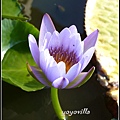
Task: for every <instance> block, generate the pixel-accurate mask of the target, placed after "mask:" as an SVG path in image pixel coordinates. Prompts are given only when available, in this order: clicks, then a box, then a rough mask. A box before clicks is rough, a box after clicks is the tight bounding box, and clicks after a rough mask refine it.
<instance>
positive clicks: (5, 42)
mask: <svg viewBox="0 0 120 120" xmlns="http://www.w3.org/2000/svg"><path fill="white" fill-rule="evenodd" d="M30 33H31V34H33V35H34V36H35V37H36V38H37V37H38V35H39V31H38V29H37V28H35V27H34V26H33V25H32V24H30V23H28V22H24V21H20V20H10V19H4V20H2V56H1V58H3V57H4V54H5V53H6V52H7V50H8V49H10V48H11V47H12V46H14V45H15V44H18V43H20V42H22V41H26V40H28V34H30Z"/></svg>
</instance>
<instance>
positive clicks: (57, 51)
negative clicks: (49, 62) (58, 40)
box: [49, 46, 79, 73]
mask: <svg viewBox="0 0 120 120" xmlns="http://www.w3.org/2000/svg"><path fill="white" fill-rule="evenodd" d="M49 52H50V55H51V56H53V58H54V59H55V61H56V62H57V63H59V62H60V61H63V62H64V63H65V65H66V73H67V72H68V70H69V69H70V68H71V67H72V66H73V65H74V64H76V63H78V61H79V59H78V58H77V55H76V53H74V51H72V52H69V50H68V49H67V50H64V49H63V46H62V47H60V48H54V49H53V48H52V47H51V48H50V49H49Z"/></svg>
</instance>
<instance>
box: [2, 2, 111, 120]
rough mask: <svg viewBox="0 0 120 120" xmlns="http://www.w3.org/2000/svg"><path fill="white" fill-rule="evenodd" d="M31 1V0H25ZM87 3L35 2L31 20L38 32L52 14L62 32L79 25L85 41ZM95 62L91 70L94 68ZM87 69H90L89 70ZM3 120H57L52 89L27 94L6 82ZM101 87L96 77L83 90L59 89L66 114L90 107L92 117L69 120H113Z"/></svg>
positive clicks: (74, 117)
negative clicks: (43, 19)
mask: <svg viewBox="0 0 120 120" xmlns="http://www.w3.org/2000/svg"><path fill="white" fill-rule="evenodd" d="M25 2H27V0H26V1H25ZM85 4H86V0H33V2H32V8H31V21H30V23H32V24H34V25H35V26H36V27H37V28H38V29H39V27H40V23H41V19H42V16H43V14H44V13H46V12H47V13H48V14H50V16H51V17H52V19H53V21H54V23H55V26H56V28H57V30H58V31H60V30H61V29H63V28H64V27H69V26H70V25H72V24H75V25H76V26H77V28H78V31H79V32H80V34H81V36H82V39H83V38H84V37H85V36H86V34H85V31H84V9H85ZM91 65H92V64H91V63H90V64H89V66H88V67H87V69H89V68H90V67H91ZM87 69H86V70H87ZM2 89H3V96H2V98H3V99H2V101H3V113H2V115H3V120H57V118H56V115H55V112H54V109H53V107H52V103H51V98H50V89H43V90H40V91H36V92H25V91H23V90H21V89H20V88H17V87H15V86H12V85H9V84H8V83H5V82H3V88H2ZM105 92H106V90H105V89H104V88H103V87H101V85H100V84H99V83H98V81H97V79H96V75H95V74H94V75H93V76H92V78H91V79H90V80H89V81H88V82H87V83H86V84H84V85H83V86H82V87H80V88H77V89H71V90H59V99H60V103H61V106H62V109H63V110H64V111H67V110H71V111H75V110H77V111H79V110H81V109H83V108H88V109H89V110H90V114H88V115H80V114H79V115H77V114H76V115H73V116H71V117H70V118H69V119H68V120H111V117H112V116H111V114H110V112H109V111H108V109H107V108H106V105H105V100H104V97H103V94H104V93H105Z"/></svg>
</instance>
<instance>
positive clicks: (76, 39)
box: [69, 33, 84, 56]
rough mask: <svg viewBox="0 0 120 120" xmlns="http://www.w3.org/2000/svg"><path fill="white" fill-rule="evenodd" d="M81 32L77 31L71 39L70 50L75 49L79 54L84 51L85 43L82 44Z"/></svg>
mask: <svg viewBox="0 0 120 120" xmlns="http://www.w3.org/2000/svg"><path fill="white" fill-rule="evenodd" d="M81 43H82V42H81V38H80V34H79V33H76V34H74V35H72V36H70V40H69V51H71V52H72V51H74V53H76V55H77V56H80V55H81V54H82V53H83V47H84V46H83V44H81Z"/></svg>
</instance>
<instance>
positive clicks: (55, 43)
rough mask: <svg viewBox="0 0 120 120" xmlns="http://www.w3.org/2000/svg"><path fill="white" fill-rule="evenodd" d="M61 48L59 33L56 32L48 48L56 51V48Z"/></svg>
mask: <svg viewBox="0 0 120 120" xmlns="http://www.w3.org/2000/svg"><path fill="white" fill-rule="evenodd" d="M59 46H60V40H59V33H58V32H57V31H54V32H53V35H52V36H51V39H50V41H49V44H48V48H49V49H50V48H51V47H52V48H53V49H54V48H55V47H57V48H58V47H59Z"/></svg>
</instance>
